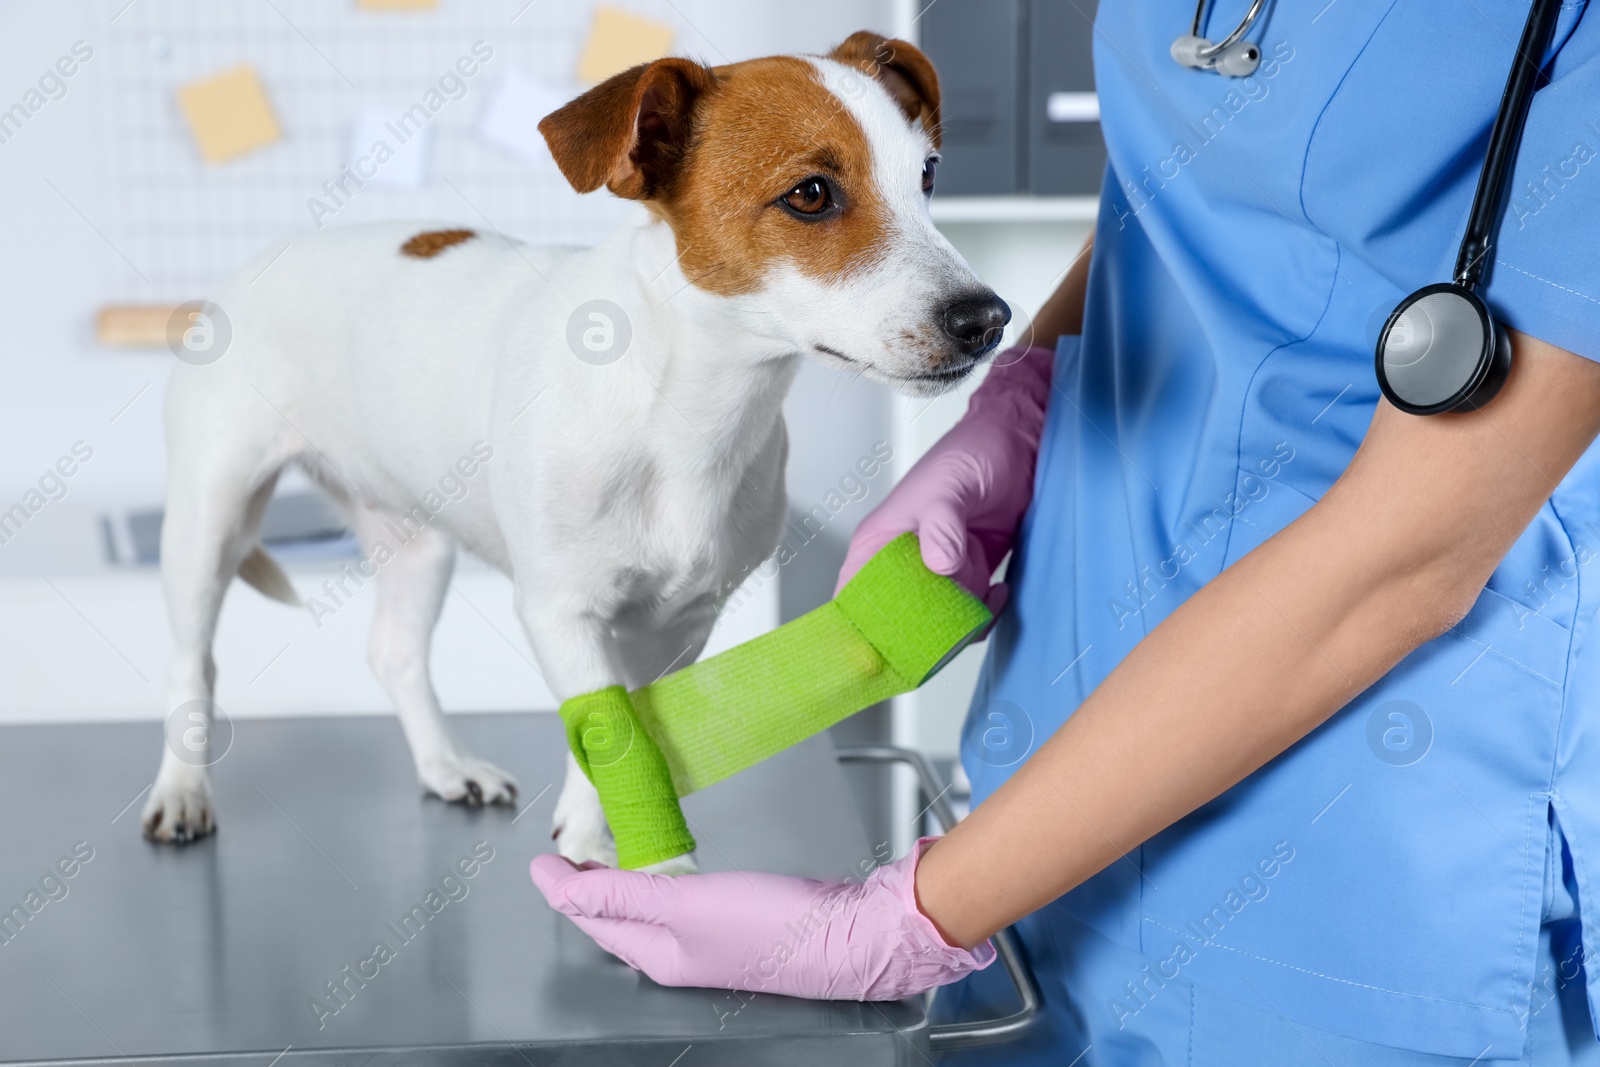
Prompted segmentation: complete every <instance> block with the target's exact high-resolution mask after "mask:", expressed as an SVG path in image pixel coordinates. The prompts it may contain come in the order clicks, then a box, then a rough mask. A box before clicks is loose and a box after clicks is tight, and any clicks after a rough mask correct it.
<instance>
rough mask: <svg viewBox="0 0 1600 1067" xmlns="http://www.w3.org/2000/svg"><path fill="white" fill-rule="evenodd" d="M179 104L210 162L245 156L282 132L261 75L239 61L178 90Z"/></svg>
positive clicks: (275, 138)
mask: <svg viewBox="0 0 1600 1067" xmlns="http://www.w3.org/2000/svg"><path fill="white" fill-rule="evenodd" d="M178 105H179V106H180V107H181V108H183V117H184V118H185V119H187V120H188V122H189V132H190V133H191V134H193V135H194V141H195V144H196V145H197V146H198V147H199V149H200V155H201V156H203V157H204V158H205V161H206V162H207V163H221V162H223V161H224V160H229V159H233V158H234V157H235V156H242V155H244V154H245V153H246V152H251V151H254V150H255V149H257V148H260V147H261V146H262V145H268V144H271V143H272V142H274V141H276V140H277V139H278V138H279V137H281V136H283V132H282V131H281V130H280V129H279V128H278V119H277V117H276V116H275V115H273V113H272V104H271V103H270V102H269V101H268V100H267V92H266V90H265V89H264V88H262V85H261V79H260V78H258V77H256V72H255V71H254V70H253V69H252V68H250V67H249V66H245V65H240V66H237V67H234V68H233V69H232V70H225V71H223V72H222V73H221V74H218V75H215V76H214V77H210V78H206V79H205V80H203V81H197V82H190V83H189V84H188V85H185V86H183V87H182V88H181V89H179V90H178Z"/></svg>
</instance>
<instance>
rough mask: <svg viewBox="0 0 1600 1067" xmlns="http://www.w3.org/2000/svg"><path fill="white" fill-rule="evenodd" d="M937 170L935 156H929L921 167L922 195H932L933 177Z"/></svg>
mask: <svg viewBox="0 0 1600 1067" xmlns="http://www.w3.org/2000/svg"><path fill="white" fill-rule="evenodd" d="M938 169H939V160H938V157H936V156H929V157H928V161H927V162H926V163H924V164H923V165H922V195H923V196H932V195H933V176H934V174H935V173H936V172H937V171H938Z"/></svg>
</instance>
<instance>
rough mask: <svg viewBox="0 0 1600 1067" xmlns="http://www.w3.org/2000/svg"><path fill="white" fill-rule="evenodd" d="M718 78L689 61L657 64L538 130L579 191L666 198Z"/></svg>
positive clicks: (611, 82)
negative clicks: (703, 100)
mask: <svg viewBox="0 0 1600 1067" xmlns="http://www.w3.org/2000/svg"><path fill="white" fill-rule="evenodd" d="M715 84H716V75H714V74H712V73H711V71H710V70H709V69H707V68H706V67H703V66H701V65H700V64H698V63H694V62H691V61H689V60H687V59H658V60H656V61H655V62H654V63H645V64H641V65H640V66H637V67H633V68H631V69H629V70H625V71H623V72H622V73H621V74H617V75H614V76H613V77H611V78H608V79H606V80H605V81H603V82H601V83H600V84H599V85H597V86H595V87H594V88H593V89H590V90H589V91H588V92H586V93H584V94H583V95H582V96H580V97H578V98H577V99H576V100H574V101H572V102H571V103H569V104H567V105H565V106H564V107H561V108H559V109H558V110H556V111H553V112H551V113H550V114H548V115H546V116H545V117H544V119H543V120H541V121H540V123H539V132H540V133H542V134H544V139H545V143H546V144H548V145H549V146H550V154H551V155H553V156H555V160H556V165H557V166H558V167H560V168H561V173H562V174H563V175H564V176H565V177H566V179H567V181H569V182H571V183H572V187H573V188H574V189H576V190H577V191H578V192H580V193H592V192H594V190H596V189H598V188H600V187H601V186H602V185H604V186H606V187H607V188H609V189H610V190H611V191H612V192H613V193H616V194H617V195H618V196H621V197H625V198H627V199H629V200H648V199H651V198H652V197H655V196H658V195H660V194H661V192H662V191H663V189H665V188H666V187H667V186H668V185H669V184H670V183H671V180H672V177H673V175H674V174H675V173H676V171H677V167H678V164H679V163H681V162H682V161H683V155H684V151H685V149H686V148H687V146H688V143H689V135H690V132H691V130H692V128H693V123H694V110H695V106H696V104H697V103H698V102H699V100H700V97H701V96H702V95H703V94H705V93H706V92H707V91H709V90H710V89H711V88H712V86H714V85H715Z"/></svg>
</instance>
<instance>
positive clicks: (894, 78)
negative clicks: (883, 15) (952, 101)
mask: <svg viewBox="0 0 1600 1067" xmlns="http://www.w3.org/2000/svg"><path fill="white" fill-rule="evenodd" d="M828 58H829V59H836V60H838V61H839V62H841V63H848V64H850V65H851V66H853V67H857V68H859V69H861V70H863V71H865V72H866V73H867V74H868V75H869V76H871V77H872V78H874V79H876V80H877V82H878V84H879V85H882V86H883V87H884V88H885V89H887V90H888V91H889V95H890V96H892V97H894V99H895V102H896V103H898V104H899V105H900V108H901V110H903V111H904V112H905V113H906V118H908V119H910V120H911V121H912V122H918V121H920V122H921V123H922V127H923V129H925V130H927V131H928V135H929V136H930V137H932V138H933V145H934V147H935V148H937V147H938V146H939V75H938V73H937V72H936V71H935V70H934V69H933V62H932V60H930V59H929V58H928V57H927V56H925V55H923V53H922V50H921V49H919V48H918V47H917V46H916V45H914V44H911V43H910V42H908V41H902V40H900V39H899V38H897V37H884V36H883V35H882V34H877V33H873V32H872V31H871V30H858V31H857V32H855V33H852V34H851V35H850V36H849V37H847V38H845V41H844V43H843V44H841V45H840V46H839V47H838V48H835V49H834V50H833V52H832V53H830V54H829V56H828Z"/></svg>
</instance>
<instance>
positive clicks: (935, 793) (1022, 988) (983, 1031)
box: [839, 745, 1040, 1052]
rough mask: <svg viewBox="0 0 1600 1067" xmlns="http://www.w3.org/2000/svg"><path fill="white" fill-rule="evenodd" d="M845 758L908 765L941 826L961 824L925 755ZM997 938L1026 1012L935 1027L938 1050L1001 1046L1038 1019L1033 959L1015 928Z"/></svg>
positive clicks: (859, 750) (885, 752) (889, 752)
mask: <svg viewBox="0 0 1600 1067" xmlns="http://www.w3.org/2000/svg"><path fill="white" fill-rule="evenodd" d="M839 760H840V762H843V763H904V764H906V765H907V766H909V767H910V768H911V769H912V770H913V771H915V772H916V775H917V784H918V786H919V787H920V788H921V790H922V795H923V799H925V800H927V801H928V810H929V811H931V812H932V813H933V817H934V818H935V819H937V820H938V821H939V825H940V826H942V827H944V829H945V830H946V832H948V831H949V829H950V828H951V827H952V826H954V825H955V824H956V820H955V816H954V814H953V813H952V812H951V811H950V805H948V804H946V803H945V800H944V794H945V792H946V791H947V790H946V789H941V788H940V787H939V782H938V780H937V779H936V778H934V776H933V768H932V767H929V766H928V761H927V760H925V759H923V758H922V754H921V753H920V752H915V751H913V750H911V749H909V748H899V747H897V746H895V745H855V746H848V747H845V748H841V749H839ZM993 940H994V947H995V951H996V953H997V954H998V955H999V957H1000V962H1001V963H1002V964H1003V965H1004V966H1005V969H1006V974H1007V976H1009V977H1010V979H1011V984H1012V986H1014V987H1015V988H1016V991H1017V1000H1018V1002H1019V1003H1020V1004H1021V1005H1022V1006H1021V1008H1019V1009H1018V1010H1017V1011H1015V1012H1013V1013H1012V1014H1010V1015H1004V1016H1001V1017H1000V1018H998V1019H975V1020H973V1021H971V1022H963V1023H943V1024H940V1025H938V1026H933V1027H930V1028H929V1030H928V1045H929V1047H930V1048H931V1049H933V1050H934V1051H936V1052H945V1051H948V1050H950V1049H960V1048H977V1047H979V1046H982V1045H998V1044H1000V1043H1001V1042H1005V1041H1013V1040H1015V1039H1016V1038H1018V1037H1021V1036H1022V1034H1023V1033H1024V1032H1025V1031H1026V1030H1027V1029H1028V1027H1030V1026H1032V1025H1033V1022H1034V1020H1035V1019H1036V1018H1038V1015H1039V1000H1040V998H1039V985H1038V983H1037V982H1035V981H1034V978H1033V971H1032V970H1031V969H1030V968H1029V967H1028V961H1027V960H1026V959H1024V958H1023V955H1022V952H1021V951H1020V950H1019V949H1018V947H1017V941H1016V936H1015V935H1014V934H1013V933H1012V931H1011V928H1010V927H1007V928H1006V929H1004V930H1001V931H1000V932H999V933H997V934H995V935H994V938H993ZM937 994H938V991H937V990H935V991H934V992H933V993H930V994H929V996H928V1009H929V1010H930V1011H931V1010H932V1008H933V998H934V997H935V996H937Z"/></svg>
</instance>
